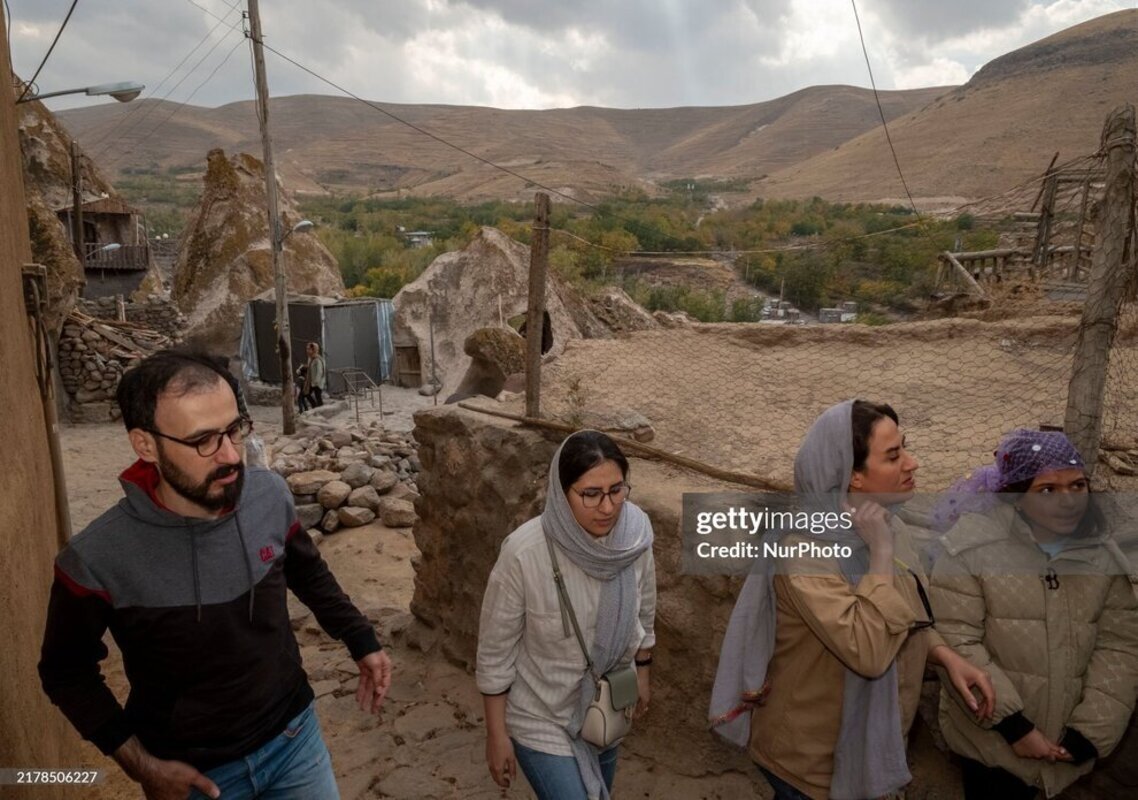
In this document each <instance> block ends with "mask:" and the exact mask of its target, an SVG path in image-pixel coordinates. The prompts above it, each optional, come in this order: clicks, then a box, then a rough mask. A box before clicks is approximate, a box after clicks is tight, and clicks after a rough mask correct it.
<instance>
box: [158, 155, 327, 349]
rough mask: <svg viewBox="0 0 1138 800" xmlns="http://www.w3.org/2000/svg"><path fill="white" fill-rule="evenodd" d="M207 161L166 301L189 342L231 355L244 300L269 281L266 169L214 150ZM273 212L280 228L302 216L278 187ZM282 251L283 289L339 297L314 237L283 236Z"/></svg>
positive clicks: (249, 159) (288, 226) (324, 251)
mask: <svg viewBox="0 0 1138 800" xmlns="http://www.w3.org/2000/svg"><path fill="white" fill-rule="evenodd" d="M207 164H208V165H207V169H206V175H205V185H204V187H203V189H202V197H201V201H200V204H199V205H198V208H197V210H196V211H195V213H194V214H193V216H192V218H191V220H190V222H189V223H188V224H187V226H186V231H185V233H184V234H183V236H182V250H181V252H180V253H179V254H178V262H177V264H176V265H175V266H174V275H173V299H174V302H175V303H177V304H178V307H179V308H181V309H182V311H183V312H184V313H185V314H186V316H187V318H188V319H189V330H188V331H187V335H186V338H187V339H188V340H190V341H192V342H193V343H194V344H197V345H200V346H204V347H208V348H211V349H216V350H218V351H220V352H234V351H236V349H237V341H238V338H239V336H240V331H241V319H242V314H243V312H244V308H245V304H246V302H248V301H249V300H250V299H252V298H253V297H255V296H257V295H258V294H260V293H261V292H263V291H265V290H266V289H269V288H271V287H272V286H273V271H272V255H271V252H270V242H269V232H268V219H267V215H266V213H265V177H264V176H265V171H264V166H263V165H262V164H261V162H260V161H258V160H257V159H256V158H254V157H253V156H251V155H248V154H245V153H241V154H238V155H236V156H233V157H232V158H227V157H226V155H225V153H224V152H223V151H221V150H220V149H216V150H211V151H210V153H209V156H208V157H207ZM280 214H281V229H282V231H283V232H287V231H288V230H290V229H291V227H292V226H293V225H295V224H296V223H297V222H299V221H300V219H301V217H300V214H299V213H298V212H297V211H296V209H295V207H294V206H293V204H292V203H291V202H290V201H289V200H288V198H287V197H286V196H285V194H284V192H283V191H282V192H280ZM284 249H285V252H284V254H283V257H284V259H285V272H286V275H287V283H288V289H289V292H290V293H296V294H314V295H323V296H330V295H339V294H343V291H344V281H343V278H342V277H341V275H340V269H339V266H338V265H337V264H336V260H335V258H333V257H332V254H331V253H330V252H328V249H327V248H325V247H324V245H322V244H321V243H320V240H319V239H317V238H316V237H315V236H311V235H305V234H297V235H295V236H289V237H288V239H287V240H286V241H285V245H284Z"/></svg>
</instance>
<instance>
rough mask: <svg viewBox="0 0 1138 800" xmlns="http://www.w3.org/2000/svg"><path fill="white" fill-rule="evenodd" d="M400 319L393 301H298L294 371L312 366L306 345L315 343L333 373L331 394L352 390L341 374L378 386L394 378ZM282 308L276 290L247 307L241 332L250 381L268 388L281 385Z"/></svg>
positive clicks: (292, 311)
mask: <svg viewBox="0 0 1138 800" xmlns="http://www.w3.org/2000/svg"><path fill="white" fill-rule="evenodd" d="M394 314H395V310H394V306H393V305H392V303H391V301H390V300H384V299H380V298H375V297H359V298H353V299H350V300H335V299H332V298H327V297H310V296H293V297H290V298H289V302H288V319H289V330H290V333H291V338H292V369H293V374H294V375H295V374H296V368H297V367H299V366H300V365H302V364H304V363H306V362H307V361H308V356H307V355H306V354H305V345H306V344H307V343H308V342H316V343H317V344H319V345H320V352H321V353H323V354H324V364H325V366H326V367H327V370H328V392H329V393H331V394H341V393H343V392H345V391H347V386H346V385H345V383H344V379H343V377H342V376H341V374H340V370H344V369H358V370H362V371H363V372H365V373H367V376H368V377H369V378H371V380H372V381H373V382H374V383H376V384H377V385H378V384H380V383H383V382H384V381H385V380H388V379H390V378H392V377H393V374H392V373H393V370H394V359H395V344H394V339H393V336H392V333H391V321H392V317H393V316H394ZM276 317H277V304H276V300H275V298H274V296H273V292H272V290H270V291H268V292H265V293H264V294H262V295H260V296H259V297H257V298H254V299H253V300H250V301H249V302H248V303H247V304H246V306H245V320H244V324H243V326H242V328H241V348H240V353H241V359H242V361H244V364H245V374H246V377H248V378H250V379H252V380H260V381H263V382H264V383H280V382H281V367H280V358H279V357H278V356H277V337H276Z"/></svg>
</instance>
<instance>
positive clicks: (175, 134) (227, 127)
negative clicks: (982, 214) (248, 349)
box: [59, 10, 1138, 205]
mask: <svg viewBox="0 0 1138 800" xmlns="http://www.w3.org/2000/svg"><path fill="white" fill-rule="evenodd" d="M1136 85H1138V10H1130V11H1120V12H1117V13H1115V14H1109V15H1106V16H1103V17H1099V18H1098V19H1095V20H1092V21H1090V22H1087V23H1084V24H1082V25H1078V26H1076V27H1073V28H1069V29H1067V30H1065V31H1063V32H1061V33H1058V34H1055V35H1054V36H1050V37H1048V38H1046V39H1043V40H1041V41H1039V42H1035V43H1034V44H1031V45H1028V46H1026V47H1023V48H1021V49H1019V50H1016V51H1014V52H1012V53H1008V54H1007V55H1004V56H1001V57H1000V58H997V59H995V60H994V61H992V62H991V63H989V64H988V65H987V66H985V67H984V68H983V69H981V70H980V71H979V72H978V73H977V74H976V75H975V76H974V77H973V78H972V80H970V81H969V82H968V83H967V84H966V85H964V86H961V87H957V88H947V87H941V88H932V89H919V90H910V91H903V92H883V93H882V94H881V99H882V104H883V106H884V109H885V112H886V117H887V118H888V119H889V120H890V131H891V133H892V136H893V141H894V143H895V145H896V148H897V152H898V156H899V158H900V160H901V165H902V168H903V169H904V171H905V175H906V178H907V179H908V180H909V183H910V188H911V189H912V191H913V194H914V195H916V196H917V197H918V198H924V200H925V205H934V204H935V203H934V202H933V199H934V198H947V199H948V200H947V204H948V205H952V204H955V203H956V202H959V201H960V200H962V199H966V198H967V199H975V198H978V197H983V196H986V195H989V194H992V193H995V192H1000V191H1004V190H1006V189H1008V188H1009V187H1011V186H1013V185H1015V184H1016V183H1018V182H1020V181H1022V180H1025V179H1027V178H1029V177H1031V176H1033V175H1036V174H1038V173H1040V172H1041V171H1042V170H1043V169H1044V168H1045V167H1046V166H1047V163H1048V161H1049V160H1050V158H1051V156H1052V155H1053V154H1054V153H1055V151H1056V150H1058V151H1059V152H1060V154H1061V155H1060V157H1061V159H1063V160H1066V159H1068V158H1074V157H1076V156H1079V155H1083V154H1087V153H1090V152H1092V151H1094V150H1095V149H1096V147H1097V146H1098V138H1099V131H1100V129H1101V126H1102V122H1103V119H1104V118H1105V116H1106V114H1107V113H1108V112H1109V111H1110V110H1111V109H1112V108H1113V107H1115V106H1116V105H1118V104H1120V103H1123V102H1127V101H1133V100H1134V98H1135V91H1134V88H1133V87H1134V86H1136ZM383 107H384V108H386V109H388V110H390V111H391V112H392V113H394V114H397V115H399V116H401V117H402V118H404V119H406V120H407V121H409V122H412V123H414V124H415V125H418V126H421V127H423V128H425V129H426V130H429V131H431V132H433V133H435V134H437V135H438V136H440V137H443V138H445V139H447V140H449V141H451V142H454V143H455V144H458V145H460V146H462V147H464V148H466V149H468V150H470V151H471V152H474V153H476V154H478V155H479V156H481V157H483V158H487V159H490V160H492V161H495V162H498V163H500V164H503V165H505V166H509V167H511V168H512V169H514V170H516V171H517V172H519V173H521V174H523V175H525V176H527V177H528V178H530V179H532V180H534V181H538V182H541V183H543V184H545V185H549V186H552V187H554V188H557V189H559V190H562V191H565V192H567V193H569V194H572V195H575V196H577V197H580V198H581V199H591V198H595V197H596V196H598V195H604V194H610V193H612V192H613V191H614V190H617V189H619V188H621V187H629V186H640V187H642V188H645V189H646V190H648V191H649V192H652V191H654V189H655V186H656V185H657V184H658V183H659V182H661V181H664V180H668V179H674V178H687V177H693V176H710V177H722V178H741V179H744V180H748V181H752V182H753V183H752V194H758V195H763V196H790V197H794V196H810V195H821V196H824V197H828V198H832V199H838V200H879V199H900V198H902V197H903V190H902V188H901V184H900V181H899V179H898V178H897V173H896V169H895V168H894V166H893V161H892V158H891V156H890V153H889V148H888V146H887V144H886V142H885V137H884V134H883V132H882V130H881V126H880V122H879V118H878V114H877V107H876V105H875V103H874V100H873V95H872V93H871V92H870V91H868V90H866V89H858V88H853V87H849V86H815V87H811V88H808V89H803V90H801V91H798V92H794V93H793V94H790V95H787V96H785V97H780V98H777V99H775V100H770V101H767V102H764V103H756V104H753V105H746V106H730V107H708V108H699V107H689V108H669V109H635V110H631V109H628V110H622V109H606V108H593V107H580V108H571V109H554V110H548V111H509V110H501V109H493V108H477V107H467V106H441V105H395V104H383ZM271 111H272V124H273V135H274V140H275V142H276V145H277V151H278V154H279V155H278V162H279V164H280V170H281V172H282V173H283V176H284V178H285V182H286V184H287V185H289V186H290V187H291V188H293V189H298V190H300V191H307V192H320V191H325V190H331V191H338V192H344V191H349V192H374V193H385V192H395V191H396V190H400V191H404V192H408V191H409V192H412V193H416V194H436V195H447V196H451V197H455V198H458V199H460V200H465V201H470V200H479V199H486V198H524V199H528V198H529V197H530V196H531V192H532V186H528V185H526V183H525V182H523V181H522V180H519V179H518V178H515V177H512V176H510V175H506V174H503V173H501V172H499V171H497V170H494V169H492V168H490V167H488V166H486V165H483V164H480V163H479V162H477V161H475V160H473V159H471V158H470V157H469V156H466V155H463V154H461V153H458V152H456V151H455V150H453V149H451V148H448V147H446V146H444V145H441V144H439V143H438V142H436V141H433V140H432V139H430V138H429V137H426V136H424V135H423V134H421V133H418V132H416V131H414V130H411V129H410V128H408V127H406V126H404V125H401V124H400V123H398V122H396V121H394V120H392V119H391V118H389V117H387V116H385V115H384V114H382V113H379V112H378V111H376V110H375V109H373V108H369V107H368V106H367V105H365V104H363V103H360V102H357V101H355V100H352V99H348V98H341V97H327V96H312V95H302V96H295V97H282V98H278V99H275V100H273V101H272V103H271ZM59 116H60V118H61V119H62V120H63V121H64V123H65V124H66V125H67V126H68V127H69V128H70V129H71V130H72V131H73V132H74V133H75V134H76V136H77V137H78V138H79V140H80V142H81V143H82V144H83V145H84V147H86V148H87V149H88V150H90V151H92V152H93V153H94V155H95V157H96V159H97V160H98V161H99V162H100V163H101V164H103V165H104V166H105V167H106V168H107V170H108V171H109V172H110V173H111V174H115V175H117V174H121V173H122V171H123V170H125V169H129V168H139V167H142V168H150V167H156V168H159V169H166V168H196V167H199V166H201V165H202V164H203V163H204V157H205V153H206V152H208V151H209V149H210V148H213V147H224V148H225V149H226V150H228V151H242V150H244V151H248V152H259V148H260V141H259V138H258V135H257V128H256V120H255V117H254V114H253V108H252V104H251V103H249V102H242V103H233V104H230V105H227V106H222V107H220V108H215V109H205V108H197V107H193V106H187V107H183V108H179V107H177V106H175V105H173V104H170V103H165V102H161V101H142V102H140V103H134V104H131V105H130V106H117V105H116V106H111V105H105V106H98V107H92V108H86V109H79V110H72V111H65V112H63V113H62V114H60V115H59Z"/></svg>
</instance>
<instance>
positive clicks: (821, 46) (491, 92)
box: [5, 0, 1136, 110]
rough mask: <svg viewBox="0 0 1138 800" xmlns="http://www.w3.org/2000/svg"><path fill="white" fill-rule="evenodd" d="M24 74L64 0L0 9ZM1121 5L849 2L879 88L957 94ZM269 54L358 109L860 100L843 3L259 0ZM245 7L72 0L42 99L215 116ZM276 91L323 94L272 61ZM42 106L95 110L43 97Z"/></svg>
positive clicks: (233, 88) (238, 84) (238, 48)
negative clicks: (65, 94)
mask: <svg viewBox="0 0 1138 800" xmlns="http://www.w3.org/2000/svg"><path fill="white" fill-rule="evenodd" d="M5 2H6V3H7V4H8V5H9V6H10V17H9V36H10V37H11V45H12V47H11V49H12V61H13V67H14V69H15V71H16V73H17V74H18V75H20V76H22V77H24V78H25V79H26V78H29V77H31V74H32V73H33V72H34V71H35V69H36V66H37V65H38V64H39V62H40V60H41V59H42V58H43V55H44V53H45V52H46V51H47V49H48V46H49V45H50V44H51V40H52V38H53V37H54V36H55V34H56V31H57V30H58V29H59V25H60V22H61V21H62V20H63V18H64V16H65V15H66V13H67V9H68V8H69V7H70V5H71V0H5ZM1135 5H1136V3H1135V2H1118V1H1117V0H858V2H857V6H858V12H859V14H860V16H861V24H862V28H863V30H864V33H865V37H866V44H867V46H868V48H869V54H870V59H871V61H872V64H873V69H874V75H875V77H876V79H877V84H878V88H882V89H909V88H914V87H919V86H937V85H945V84H959V83H963V82H964V81H966V80H968V78H969V76H970V75H972V74H973V73H974V72H975V71H976V70H977V69H979V68H980V67H981V66H983V65H984V64H985V63H987V62H988V61H990V60H991V59H993V58H995V57H997V56H999V55H1001V54H1002V53H1006V52H1008V51H1009V50H1013V49H1015V48H1017V47H1021V46H1023V45H1025V44H1028V43H1030V42H1032V41H1035V40H1037V39H1040V38H1042V37H1045V36H1048V35H1050V34H1052V33H1055V32H1056V31H1059V30H1062V29H1063V28H1066V27H1069V26H1071V25H1075V24H1077V23H1079V22H1083V21H1085V20H1088V19H1091V18H1093V17H1097V16H1099V15H1101V14H1106V13H1110V12H1112V11H1118V10H1120V9H1125V8H1133V7H1135ZM261 6H262V8H261V14H262V18H263V26H264V31H265V41H266V43H267V44H269V45H271V46H273V47H275V48H276V49H277V50H279V51H280V52H281V53H283V54H285V55H287V56H289V57H290V58H292V59H295V60H296V61H298V62H300V63H302V64H303V65H305V66H306V67H308V68H309V69H311V70H312V71H314V72H316V73H318V74H320V75H322V76H324V77H326V78H328V79H330V80H332V81H335V82H336V83H339V84H341V85H343V86H345V87H346V88H348V89H349V90H351V91H353V92H355V93H357V94H359V95H362V96H364V97H366V98H368V99H372V100H379V101H388V102H399V103H452V104H462V105H488V106H497V107H500V108H553V107H567V106H578V105H599V106H610V107H620V108H648V107H670V106H685V105H734V104H744V103H753V102H758V101H762V100H768V99H771V98H773V97H778V96H780V95H784V94H787V93H788V92H792V91H795V90H796V89H800V88H802V87H805V86H810V85H816V84H831V83H845V84H853V85H857V86H868V85H869V78H868V75H867V73H866V68H865V62H864V61H863V57H862V53H861V49H860V45H859V43H858V38H857V26H856V23H855V20H854V13H853V9H852V6H851V3H850V0H466V1H465V2H460V1H459V0H398V2H395V1H394V0H263V2H262V3H261ZM244 8H245V0H79V3H78V6H77V7H76V10H75V12H74V14H73V15H72V17H71V21H70V22H69V24H68V26H67V28H66V30H65V31H64V32H63V35H62V36H61V38H60V40H59V44H58V45H57V46H56V49H55V52H54V53H53V54H52V56H51V58H50V59H49V61H48V63H47V65H46V66H45V67H44V69H43V71H42V72H41V73H40V77H39V78H38V79H37V81H36V83H37V84H38V86H39V87H40V91H42V92H49V91H53V90H57V89H63V88H71V87H77V86H88V85H91V84H97V83H106V82H112V81H122V80H136V81H140V82H142V83H145V84H146V85H147V90H146V92H145V93H144V96H147V97H149V96H153V97H158V98H166V99H169V100H172V101H178V102H190V103H192V104H194V105H204V106H218V105H222V104H224V103H228V102H233V101H236V100H247V99H249V98H251V97H252V96H253V81H252V73H251V66H250V59H249V52H248V47H247V46H246V45H245V44H244V43H243V42H244V39H243V37H242V34H241V27H242V24H243V23H242V18H241V12H242V10H243V9H244ZM267 59H268V61H267V63H268V73H269V87H270V90H271V92H272V94H273V95H285V94H298V93H322V94H334V93H335V90H334V89H332V88H331V87H329V86H327V85H325V84H323V83H321V82H320V81H319V80H317V79H316V78H313V77H312V76H310V75H307V74H305V73H304V72H303V71H301V70H300V69H298V68H297V67H295V66H293V65H292V64H289V63H287V62H286V61H283V60H281V59H280V58H279V57H277V56H275V55H274V54H272V53H269V54H268V56H267ZM48 102H49V103H50V106H51V107H52V108H54V109H57V110H58V109H61V108H67V107H71V106H74V105H82V104H84V103H85V102H92V101H90V100H86V99H83V100H76V99H74V98H60V99H57V100H50V101H48Z"/></svg>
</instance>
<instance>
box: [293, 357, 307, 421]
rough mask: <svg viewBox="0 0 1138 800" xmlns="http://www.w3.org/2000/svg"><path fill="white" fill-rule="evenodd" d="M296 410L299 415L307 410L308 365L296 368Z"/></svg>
mask: <svg viewBox="0 0 1138 800" xmlns="http://www.w3.org/2000/svg"><path fill="white" fill-rule="evenodd" d="M296 380H297V384H296V409H297V411H299V412H300V413H301V414H303V413H304V412H305V411H307V410H308V365H307V364H301V365H300V366H299V367H297V368H296Z"/></svg>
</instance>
